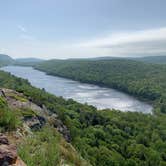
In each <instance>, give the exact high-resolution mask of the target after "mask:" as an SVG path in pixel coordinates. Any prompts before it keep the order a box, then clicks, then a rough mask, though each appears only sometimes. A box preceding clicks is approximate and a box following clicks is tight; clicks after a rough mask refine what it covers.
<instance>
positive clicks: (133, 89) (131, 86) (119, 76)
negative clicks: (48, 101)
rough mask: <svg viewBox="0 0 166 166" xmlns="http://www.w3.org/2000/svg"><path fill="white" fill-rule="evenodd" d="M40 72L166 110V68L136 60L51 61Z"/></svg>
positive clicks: (40, 66) (42, 66)
mask: <svg viewBox="0 0 166 166" xmlns="http://www.w3.org/2000/svg"><path fill="white" fill-rule="evenodd" d="M35 68H36V69H39V70H42V71H45V72H46V73H48V74H51V75H57V76H62V77H67V78H71V79H74V80H78V81H81V82H87V83H93V84H97V85H102V86H107V87H111V88H115V89H118V90H121V91H124V92H127V93H129V94H131V95H134V96H137V97H139V98H142V99H146V100H148V101H150V102H152V103H154V105H155V107H156V110H157V109H158V110H159V109H160V111H161V112H165V110H166V65H157V64H147V63H143V62H137V61H132V60H97V61H88V60H84V61H83V60H50V61H46V62H43V63H40V64H38V65H37V66H36V67H35Z"/></svg>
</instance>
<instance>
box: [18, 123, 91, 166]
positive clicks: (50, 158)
mask: <svg viewBox="0 0 166 166" xmlns="http://www.w3.org/2000/svg"><path fill="white" fill-rule="evenodd" d="M18 153H19V155H20V157H21V158H22V160H23V161H24V162H25V163H26V164H27V165H28V166H37V165H40V166H56V165H63V164H68V165H70V166H88V165H89V164H88V163H86V162H85V161H84V160H83V159H82V158H81V157H80V155H79V154H78V152H76V150H75V149H74V148H73V147H72V146H71V144H69V143H67V142H66V141H65V140H64V139H63V138H62V136H61V135H60V134H59V133H58V132H57V131H56V130H55V128H53V127H51V126H49V125H47V126H45V127H44V128H43V129H41V130H39V131H37V132H34V133H33V135H30V136H28V137H27V138H26V139H25V140H24V141H23V143H22V144H20V146H19V148H18Z"/></svg>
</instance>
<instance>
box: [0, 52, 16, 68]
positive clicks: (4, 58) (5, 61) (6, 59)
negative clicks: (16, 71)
mask: <svg viewBox="0 0 166 166" xmlns="http://www.w3.org/2000/svg"><path fill="white" fill-rule="evenodd" d="M13 61H14V60H13V59H12V58H11V57H10V56H8V55H4V54H0V66H4V65H9V64H12V63H13Z"/></svg>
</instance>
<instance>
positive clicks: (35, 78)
mask: <svg viewBox="0 0 166 166" xmlns="http://www.w3.org/2000/svg"><path fill="white" fill-rule="evenodd" d="M1 69H2V70H4V71H7V72H10V73H11V74H13V75H15V76H17V77H21V78H25V79H28V80H29V82H30V83H31V84H32V85H33V86H35V87H37V88H44V89H45V90H46V91H47V92H50V93H52V94H54V95H56V96H62V97H64V98H66V99H69V98H72V99H74V100H76V101H78V102H80V103H88V104H89V105H93V106H95V107H97V108H98V109H105V108H110V109H112V108H114V109H118V110H121V111H137V112H143V113H151V112H152V109H153V107H152V106H151V105H150V104H148V103H145V102H143V101H139V100H138V99H136V98H134V97H132V96H130V95H128V94H125V93H123V92H119V91H117V90H115V89H110V88H104V87H99V86H96V85H92V84H85V83H80V82H78V81H73V80H70V79H65V78H61V77H56V76H50V75H47V74H45V73H44V72H41V71H38V70H35V69H33V68H32V67H20V66H7V67H3V68H1Z"/></svg>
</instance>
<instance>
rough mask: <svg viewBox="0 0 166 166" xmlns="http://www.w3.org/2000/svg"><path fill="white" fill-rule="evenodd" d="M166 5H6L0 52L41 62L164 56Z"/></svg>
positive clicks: (20, 0)
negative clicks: (38, 59)
mask: <svg viewBox="0 0 166 166" xmlns="http://www.w3.org/2000/svg"><path fill="white" fill-rule="evenodd" d="M165 6H166V1H165V0H146V1H144V0H139V1H138V0H125V2H124V0H84V1H81V0H62V1H58V0H47V1H45V0H36V1H33V0H29V1H25V0H15V1H9V0H6V1H3V2H1V6H0V9H1V15H0V19H1V22H0V24H1V31H0V36H1V39H0V53H1V54H7V55H9V56H11V57H13V58H28V57H35V58H41V59H52V58H53V59H68V58H93V57H103V56H104V57H105V56H110V57H142V56H153V55H155V56H157V55H159V56H161V55H166V47H165V45H166V22H165V17H166V10H165Z"/></svg>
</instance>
